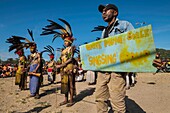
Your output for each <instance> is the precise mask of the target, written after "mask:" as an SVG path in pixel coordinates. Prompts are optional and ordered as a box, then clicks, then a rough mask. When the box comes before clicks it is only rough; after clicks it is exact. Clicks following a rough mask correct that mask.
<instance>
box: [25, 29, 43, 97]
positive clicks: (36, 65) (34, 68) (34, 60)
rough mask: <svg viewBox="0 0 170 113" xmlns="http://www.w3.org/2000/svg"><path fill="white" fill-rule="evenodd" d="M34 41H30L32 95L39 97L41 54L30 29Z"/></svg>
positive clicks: (30, 85) (30, 86) (30, 84)
mask: <svg viewBox="0 0 170 113" xmlns="http://www.w3.org/2000/svg"><path fill="white" fill-rule="evenodd" d="M28 32H29V34H30V36H31V38H32V40H33V42H29V48H30V52H31V54H30V56H29V62H30V64H29V72H28V74H29V75H30V83H29V88H30V93H31V94H30V96H31V97H35V99H39V98H40V96H39V89H40V77H41V73H42V72H41V71H42V70H41V55H40V53H39V52H38V51H37V44H36V43H35V42H34V38H33V34H32V31H30V30H28Z"/></svg>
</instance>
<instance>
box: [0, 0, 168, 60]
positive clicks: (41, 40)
mask: <svg viewBox="0 0 170 113" xmlns="http://www.w3.org/2000/svg"><path fill="white" fill-rule="evenodd" d="M108 3H112V4H116V5H117V6H118V8H119V16H118V18H119V19H120V20H127V21H129V22H131V23H132V24H133V25H134V27H135V28H138V27H140V25H136V23H137V22H146V24H145V25H149V24H151V25H152V28H153V36H154V41H155V45H156V48H164V49H169V50H170V36H169V35H170V8H169V7H170V1H169V0H159V1H155V0H0V39H1V41H0V45H1V47H0V58H1V59H2V60H6V59H7V58H11V57H12V58H17V55H15V54H14V52H13V51H12V52H10V53H9V52H8V47H9V44H8V43H5V41H6V39H7V38H9V37H11V36H12V35H17V36H22V37H26V38H28V39H29V40H31V37H30V36H29V35H28V32H27V29H30V30H33V34H34V39H35V42H36V43H37V44H38V50H39V51H42V50H43V47H45V46H47V45H51V46H52V47H53V48H55V49H56V48H58V47H62V45H63V40H62V39H61V38H57V39H56V40H55V41H54V42H53V43H52V37H53V35H49V36H40V34H41V32H42V28H43V27H44V26H46V25H48V24H49V22H47V19H51V20H53V21H55V22H58V23H61V22H60V21H59V20H58V18H62V19H65V20H66V21H68V22H69V23H70V25H71V27H72V30H73V35H74V37H75V38H76V39H77V40H76V41H75V42H74V44H75V45H77V46H78V45H80V44H83V43H84V42H92V41H95V39H96V37H100V36H101V32H91V30H92V29H93V28H94V27H95V26H98V25H106V23H105V22H104V21H103V20H102V18H101V13H99V12H98V5H99V4H108ZM61 24H62V23H61ZM145 25H143V26H145ZM25 51H26V54H29V53H30V52H29V49H28V50H25ZM43 57H44V58H45V59H47V60H48V55H47V54H44V55H43Z"/></svg>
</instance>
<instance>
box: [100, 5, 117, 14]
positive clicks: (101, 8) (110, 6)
mask: <svg viewBox="0 0 170 113" xmlns="http://www.w3.org/2000/svg"><path fill="white" fill-rule="evenodd" d="M104 8H106V10H109V9H114V10H116V11H117V12H118V7H117V6H116V5H114V4H107V5H99V7H98V10H99V12H101V13H102V12H103V9H104Z"/></svg>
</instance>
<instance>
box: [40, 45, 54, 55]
mask: <svg viewBox="0 0 170 113" xmlns="http://www.w3.org/2000/svg"><path fill="white" fill-rule="evenodd" d="M44 52H48V53H50V54H48V55H49V56H54V48H53V47H52V46H50V45H48V46H46V47H44V51H42V52H41V53H44Z"/></svg>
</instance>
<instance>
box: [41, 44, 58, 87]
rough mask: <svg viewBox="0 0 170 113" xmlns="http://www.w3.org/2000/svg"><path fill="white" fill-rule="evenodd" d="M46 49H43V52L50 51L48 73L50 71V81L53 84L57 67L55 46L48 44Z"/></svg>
mask: <svg viewBox="0 0 170 113" xmlns="http://www.w3.org/2000/svg"><path fill="white" fill-rule="evenodd" d="M44 49H45V50H44V51H42V52H41V53H43V52H49V53H50V54H48V55H49V57H50V61H49V62H48V63H47V73H48V81H49V82H50V83H51V84H52V83H54V81H55V78H56V69H55V66H56V62H55V60H54V48H53V47H52V46H50V45H48V46H47V47H44Z"/></svg>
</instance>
